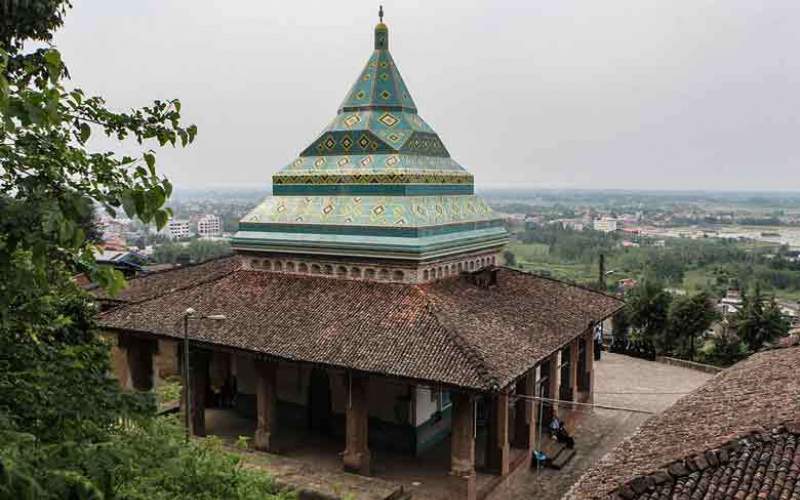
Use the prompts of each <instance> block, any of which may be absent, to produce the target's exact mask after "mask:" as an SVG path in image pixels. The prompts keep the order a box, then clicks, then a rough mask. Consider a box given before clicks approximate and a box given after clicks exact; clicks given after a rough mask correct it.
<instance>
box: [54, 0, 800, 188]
mask: <svg viewBox="0 0 800 500" xmlns="http://www.w3.org/2000/svg"><path fill="white" fill-rule="evenodd" d="M74 4H75V6H74V9H72V11H71V12H70V13H69V15H68V16H67V19H66V23H65V26H64V28H63V29H62V30H61V31H60V32H59V34H58V35H57V37H56V44H57V45H58V46H59V48H60V49H61V50H62V52H63V53H64V57H65V60H66V62H67V64H68V66H69V68H70V70H71V73H72V76H73V79H74V82H75V84H77V85H79V86H81V87H83V88H84V89H85V90H87V91H90V92H94V93H99V94H101V95H103V96H105V97H106V99H107V100H108V102H109V104H111V105H112V106H113V107H115V108H120V109H124V108H128V107H132V106H141V105H145V104H146V103H147V102H148V101H150V100H152V99H154V98H159V97H160V98H168V97H179V98H180V99H181V100H182V102H183V111H184V115H185V118H186V119H187V121H189V122H193V123H196V124H197V125H198V127H199V134H198V137H197V140H196V142H195V144H194V145H192V146H191V147H190V148H189V149H187V150H179V151H169V152H166V153H165V154H162V155H161V156H160V162H159V163H160V168H161V170H162V171H163V172H165V173H166V174H168V175H169V177H170V178H171V179H172V180H173V182H174V183H175V184H176V185H178V186H182V187H207V186H251V187H260V186H264V187H266V186H267V185H268V184H269V179H270V176H271V175H272V174H273V173H274V172H275V171H276V170H277V169H279V168H281V167H282V166H283V165H285V164H286V163H288V162H289V161H291V160H292V159H293V158H295V157H296V155H297V154H298V153H299V152H300V151H301V150H302V149H304V148H305V147H306V146H307V145H308V144H309V143H310V142H311V141H312V140H313V139H314V138H315V136H316V135H317V134H318V133H319V132H320V131H321V130H322V128H323V127H324V126H325V125H327V123H328V122H329V121H330V120H331V118H333V116H334V115H335V113H336V109H337V107H338V105H339V104H340V102H341V100H342V99H343V98H344V95H345V93H346V92H347V90H348V89H349V88H350V85H351V84H352V83H353V81H354V80H355V78H356V77H357V76H358V74H359V72H360V70H361V69H362V67H363V65H364V63H365V62H366V60H367V58H368V57H369V55H370V53H371V51H372V29H373V26H374V24H375V22H376V21H377V19H376V18H377V15H376V14H377V12H376V11H377V2H371V1H355V0H352V1H351V0H335V1H331V0H327V1H319V2H309V1H303V0H295V1H285V0H283V1H275V2H269V1H264V0H247V1H245V0H135V1H134V0H75V1H74ZM384 9H385V11H386V17H385V21H386V23H387V24H388V25H389V36H390V50H391V52H392V55H393V56H394V59H395V61H396V62H397V64H398V66H399V68H400V71H401V73H402V75H403V78H404V79H405V81H406V84H407V85H408V86H409V89H410V90H411V93H412V96H413V98H414V100H415V101H416V103H417V106H418V108H419V110H420V115H421V116H422V117H423V118H424V119H425V120H426V121H427V122H428V123H429V124H430V125H431V126H432V127H433V128H434V129H435V130H436V131H437V132H438V133H439V135H440V137H441V138H442V140H443V141H444V143H445V145H446V146H447V147H448V149H449V150H450V153H451V154H452V156H453V157H454V158H455V159H456V160H457V161H459V162H460V163H461V164H462V165H464V166H465V167H467V168H468V169H469V170H470V171H472V172H473V173H474V174H475V176H476V182H477V183H479V184H481V185H485V186H486V185H510V184H514V185H529V186H533V187H571V188H645V189H800V1H797V0H768V1H767V0H764V1H760V0H719V1H710V0H659V1H650V0H602V1H598V0H586V1H572V0H547V1H544V0H535V1H531V0H528V1H515V2H514V1H489V0H487V1H477V0H458V1H453V2H439V1H432V0H427V1H422V0H419V1H414V0H411V1H409V0H403V1H397V0H394V1H392V0H384Z"/></svg>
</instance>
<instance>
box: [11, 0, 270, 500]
mask: <svg viewBox="0 0 800 500" xmlns="http://www.w3.org/2000/svg"><path fill="white" fill-rule="evenodd" d="M69 7H70V3H69V2H68V1H67V0H40V1H35V2H34V1H27V2H5V3H3V5H2V7H0V12H2V16H0V498H44V499H51V498H53V499H55V498H76V499H77V498H81V499H84V498H86V499H88V498H103V497H108V498H112V497H123V498H197V497H200V496H202V495H205V497H206V498H232V497H237V496H239V497H248V498H256V497H263V496H265V495H267V494H268V492H269V490H267V491H264V489H259V483H256V482H254V481H255V480H254V479H253V478H252V477H250V475H248V474H247V473H243V472H242V471H241V470H240V468H239V467H238V466H237V465H236V463H235V461H232V459H231V458H230V457H228V456H227V455H224V454H221V452H218V451H213V452H212V451H205V450H197V449H195V448H194V447H193V446H190V447H188V448H187V447H185V445H183V444H182V443H183V441H182V440H181V438H180V433H179V432H178V433H176V432H172V434H171V435H172V438H171V441H167V437H168V436H166V435H165V433H167V432H168V431H164V432H162V430H163V429H162V427H161V426H162V425H163V422H162V421H160V420H157V419H154V418H153V416H152V409H153V405H152V399H151V398H150V397H149V396H148V395H146V394H145V395H143V394H132V393H125V392H122V391H120V390H119V387H118V384H117V383H116V381H114V380H113V379H111V378H109V377H108V373H109V371H110V370H109V361H110V360H109V349H108V343H107V342H106V341H105V340H104V339H103V338H101V336H100V334H99V332H98V330H97V329H96V327H95V324H94V316H95V314H96V309H95V307H94V305H93V302H92V301H91V300H90V298H89V297H88V296H87V294H86V293H85V292H83V291H82V290H81V289H79V288H78V287H77V286H76V284H75V283H74V282H73V281H72V279H71V276H72V275H73V274H74V273H75V272H76V271H83V270H85V271H88V272H89V273H91V274H92V276H94V277H95V279H96V280H98V281H99V282H100V284H102V285H103V286H105V287H107V288H109V289H110V290H112V291H113V290H114V289H116V288H118V287H120V286H122V285H124V280H123V278H122V276H121V275H120V274H119V273H116V272H115V271H113V270H112V269H111V268H110V267H99V268H98V266H96V265H95V263H94V241H93V238H92V237H91V232H92V228H93V225H94V224H93V211H94V209H95V206H99V207H102V208H103V209H105V210H106V211H107V212H108V213H110V214H112V215H114V214H116V213H117V212H118V211H119V210H124V211H125V213H127V214H128V215H129V216H131V217H137V218H138V219H140V220H141V221H143V222H145V223H150V222H155V223H156V225H158V226H163V225H164V224H165V223H166V221H167V219H168V217H169V215H170V211H169V210H168V209H166V208H164V203H165V201H166V200H167V198H168V197H169V195H170V193H171V191H172V187H171V185H170V183H169V181H168V180H167V179H166V178H163V177H161V176H159V175H158V174H157V172H156V169H155V164H156V156H155V153H154V152H153V151H152V150H151V149H149V145H150V144H157V145H159V146H164V145H168V144H170V145H181V146H185V145H187V144H189V143H190V142H192V140H193V139H194V137H195V134H196V128H195V127H194V126H188V127H184V126H182V125H181V123H180V111H181V109H180V102H179V101H177V100H165V101H155V102H154V103H153V104H152V105H151V106H147V107H144V108H142V109H138V110H132V111H129V112H126V113H117V112H112V111H110V110H109V109H108V108H106V105H105V102H104V100H103V99H102V98H101V97H95V96H87V95H86V94H85V93H84V92H83V91H81V90H80V89H77V88H71V89H68V88H67V86H66V85H67V83H68V76H69V74H68V72H67V68H66V66H65V65H64V63H63V62H62V61H61V55H60V53H59V52H58V50H56V49H55V48H54V47H52V46H46V47H44V48H40V49H35V50H33V51H28V52H26V51H25V50H24V47H29V46H31V44H30V42H32V41H38V42H44V43H47V42H49V41H50V40H51V38H52V32H53V30H55V29H56V28H57V27H59V26H61V24H62V23H63V18H64V15H65V12H66V10H67V9H68V8H69ZM97 133H102V134H104V135H106V136H108V137H111V138H112V139H120V140H121V139H125V138H133V139H134V140H135V141H136V142H137V143H138V144H139V145H140V146H141V148H142V149H141V151H140V152H139V154H138V155H133V156H120V155H117V154H116V153H115V152H113V151H93V150H90V149H89V142H88V141H89V139H90V137H91V136H92V134H97ZM176 436H177V437H176ZM178 443H181V444H180V445H179V444H178ZM162 452H163V455H161V456H160V455H159V453H162ZM210 453H213V455H209V454H210ZM169 459H171V460H172V461H171V462H170V460H169ZM203 461H205V462H206V464H205V465H203V463H202V462H203ZM145 466H147V467H145ZM162 467H163V468H162ZM197 473H203V474H206V475H207V477H206V478H205V482H203V481H202V480H201V479H202V478H197V477H196V476H193V475H192V474H197ZM215 474H216V475H215ZM214 478H218V479H219V482H218V483H217V484H215V485H209V484H208V482H209V480H210V479H214ZM195 482H196V485H195V484H192V483H195ZM193 488H194V489H193ZM198 488H200V489H202V490H201V491H198Z"/></svg>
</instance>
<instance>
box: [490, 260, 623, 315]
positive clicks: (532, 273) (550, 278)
mask: <svg viewBox="0 0 800 500" xmlns="http://www.w3.org/2000/svg"><path fill="white" fill-rule="evenodd" d="M496 267H497V268H502V269H506V270H508V271H513V272H515V273H518V274H526V275H528V276H536V277H537V278H539V279H543V280H548V281H552V282H554V283H561V284H562V285H567V286H573V287H575V288H580V289H581V290H585V291H587V292H592V293H596V294H598V295H602V296H604V297H608V298H610V299H615V300H619V301H620V307H624V305H623V304H622V299H621V298H620V297H619V296H617V295H614V294H613V293H608V292H604V291H603V290H598V289H596V288H592V287H591V286H589V285H584V284H582V283H578V282H577V281H572V280H568V279H564V278H556V277H554V276H548V275H546V274H541V273H537V272H535V271H525V270H524V269H517V268H515V267H509V266H496Z"/></svg>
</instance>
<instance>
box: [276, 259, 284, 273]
mask: <svg viewBox="0 0 800 500" xmlns="http://www.w3.org/2000/svg"><path fill="white" fill-rule="evenodd" d="M275 270H276V271H283V262H281V261H279V260H276V261H275Z"/></svg>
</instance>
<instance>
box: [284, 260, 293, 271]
mask: <svg viewBox="0 0 800 500" xmlns="http://www.w3.org/2000/svg"><path fill="white" fill-rule="evenodd" d="M286 270H287V271H289V272H290V273H293V272H294V262H287V263H286Z"/></svg>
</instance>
